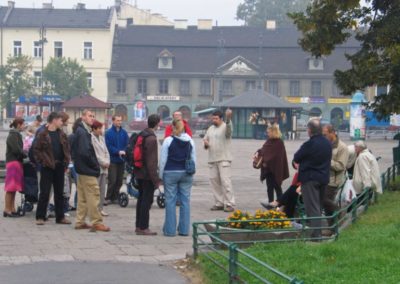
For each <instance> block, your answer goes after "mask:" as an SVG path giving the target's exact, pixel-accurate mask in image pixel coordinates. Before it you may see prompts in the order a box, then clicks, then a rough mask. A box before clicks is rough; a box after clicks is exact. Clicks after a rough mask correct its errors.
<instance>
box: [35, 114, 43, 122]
mask: <svg viewBox="0 0 400 284" xmlns="http://www.w3.org/2000/svg"><path fill="white" fill-rule="evenodd" d="M36 121H39V122H42V121H43V118H42V117H41V116H40V114H38V115H37V116H36Z"/></svg>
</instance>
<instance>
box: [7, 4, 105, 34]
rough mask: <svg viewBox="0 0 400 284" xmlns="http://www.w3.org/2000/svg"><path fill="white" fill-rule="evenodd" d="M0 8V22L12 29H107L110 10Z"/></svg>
mask: <svg viewBox="0 0 400 284" xmlns="http://www.w3.org/2000/svg"><path fill="white" fill-rule="evenodd" d="M8 9H9V8H8V7H0V17H1V20H0V22H2V23H3V26H4V27H13V28H38V27H42V26H44V27H47V28H93V29H108V28H109V27H110V19H111V15H112V13H113V10H112V9H34V8H12V10H11V12H10V13H9V15H8V17H7V18H6V19H5V15H6V13H7V10H8Z"/></svg>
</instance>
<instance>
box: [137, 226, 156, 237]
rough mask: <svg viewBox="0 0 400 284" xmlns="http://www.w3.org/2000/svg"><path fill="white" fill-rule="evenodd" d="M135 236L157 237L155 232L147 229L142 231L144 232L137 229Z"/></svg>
mask: <svg viewBox="0 0 400 284" xmlns="http://www.w3.org/2000/svg"><path fill="white" fill-rule="evenodd" d="M136 235H141V236H155V235H157V232H153V231H150V230H149V229H144V230H142V229H139V228H138V231H137V232H136Z"/></svg>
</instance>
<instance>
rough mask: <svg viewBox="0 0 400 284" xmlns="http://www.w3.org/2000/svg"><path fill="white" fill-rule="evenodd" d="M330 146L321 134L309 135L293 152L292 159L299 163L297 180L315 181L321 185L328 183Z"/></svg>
mask: <svg viewBox="0 0 400 284" xmlns="http://www.w3.org/2000/svg"><path fill="white" fill-rule="evenodd" d="M331 159H332V146H331V143H329V141H328V139H326V138H325V137H323V136H322V135H321V134H318V135H314V136H311V137H310V139H309V140H307V141H306V142H304V143H303V145H301V147H300V149H299V150H297V152H296V153H295V154H294V158H293V160H294V161H295V162H296V163H298V164H300V166H299V182H301V183H302V184H304V183H306V182H308V181H316V182H319V183H320V184H322V185H327V184H328V183H329V169H330V166H331Z"/></svg>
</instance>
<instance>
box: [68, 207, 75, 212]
mask: <svg viewBox="0 0 400 284" xmlns="http://www.w3.org/2000/svg"><path fill="white" fill-rule="evenodd" d="M68 211H76V207H74V206H70V207H69V208H68Z"/></svg>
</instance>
